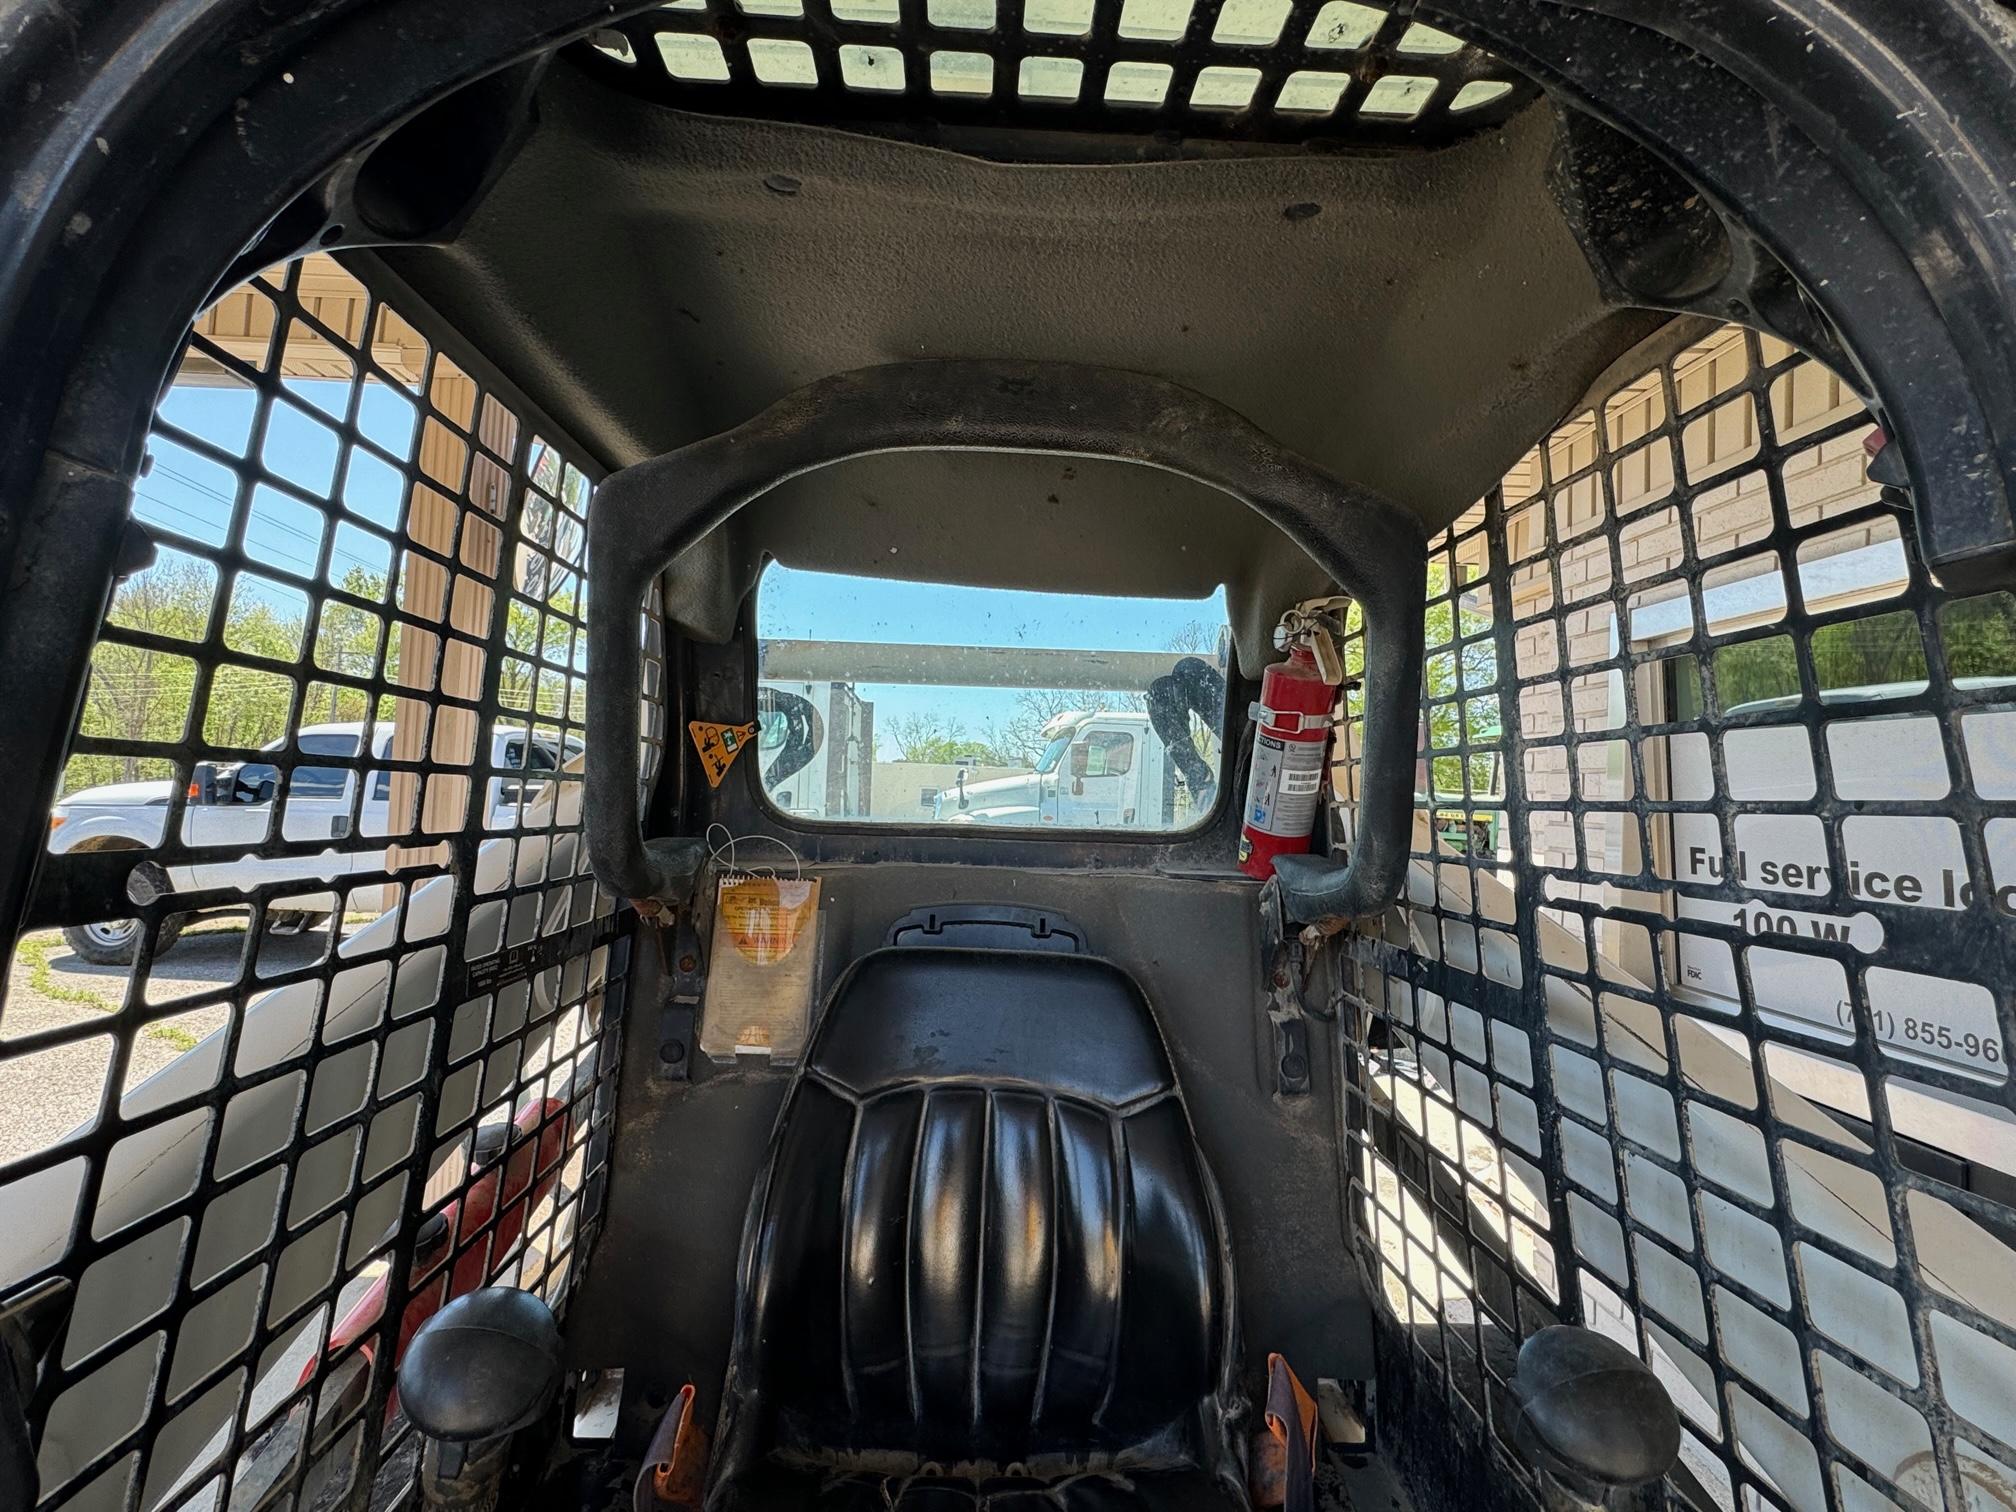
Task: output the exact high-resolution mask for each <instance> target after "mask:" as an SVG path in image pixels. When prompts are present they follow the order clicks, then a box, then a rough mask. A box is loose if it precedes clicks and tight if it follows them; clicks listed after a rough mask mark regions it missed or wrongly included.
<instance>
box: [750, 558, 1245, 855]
mask: <svg viewBox="0 0 2016 1512" xmlns="http://www.w3.org/2000/svg"><path fill="white" fill-rule="evenodd" d="M756 604H757V610H756V614H757V626H758V649H757V655H758V658H759V663H760V678H761V695H760V700H759V710H758V716H759V722H760V725H761V729H760V732H759V737H758V746H759V750H758V758H757V759H758V761H759V763H760V769H761V783H762V789H763V792H764V795H765V796H766V797H767V798H768V799H769V800H770V802H771V803H772V804H773V805H775V806H776V807H777V808H779V809H781V810H782V811H783V812H784V813H786V814H788V815H790V816H791V817H792V818H794V819H801V820H807V821H811V822H815V823H852V824H863V823H866V824H889V825H909V826H932V827H937V826H941V825H955V826H976V825H977V826H984V827H987V828H990V829H991V828H1021V829H1037V830H1088V829H1089V830H1121V831H1134V832H1138V833H1145V834H1169V833H1174V832H1178V831H1182V830H1188V829H1192V828H1195V827H1196V826H1198V825H1200V824H1202V823H1203V822H1204V821H1205V820H1206V819H1207V818H1208V817H1209V816H1210V814H1211V813H1212V811H1213V809H1214V807H1215V804H1216V800H1217V793H1218V791H1219V786H1220V778H1221V776H1222V763H1223V759H1224V749H1223V747H1224V727H1225V697H1226V693H1225V689H1226V675H1227V661H1228V658H1229V655H1230V648H1231V629H1230V626H1229V624H1228V623H1227V618H1226V609H1225V593H1224V590H1223V589H1222V588H1221V589H1219V590H1218V591H1217V592H1216V593H1213V594H1212V595H1211V596H1210V597H1209V598H1204V599H1151V598H1103V597H1098V596H1094V595H1090V594H1067V593H1034V592H1025V591H1020V590H1009V589H995V588H967V587H957V586H953V585H950V584H945V583H912V582H901V581H895V580H890V579H881V578H866V577H852V576H848V575H845V574H840V573H828V572H806V571H797V570H794V569H792V568H789V567H785V566H783V565H781V564H775V563H773V564H772V565H771V566H770V567H769V568H768V569H766V570H765V572H764V574H763V578H762V581H761V583H760V585H759V586H758V589H757V599H756ZM1158 706H1160V707H1162V708H1163V709H1164V711H1165V712H1164V713H1163V714H1162V717H1161V719H1160V720H1159V721H1158V719H1157V718H1156V710H1157V707H1158ZM1158 725H1159V726H1160V728H1159V729H1158ZM1162 730H1167V731H1170V732H1172V733H1175V734H1176V736H1177V738H1176V739H1175V741H1174V742H1172V741H1170V740H1168V739H1165V738H1164V735H1163V734H1162V733H1161V731H1162Z"/></svg>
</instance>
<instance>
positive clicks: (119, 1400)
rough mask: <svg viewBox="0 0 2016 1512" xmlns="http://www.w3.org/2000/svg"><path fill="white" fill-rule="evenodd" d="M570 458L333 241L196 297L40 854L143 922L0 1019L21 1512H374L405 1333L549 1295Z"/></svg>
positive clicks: (592, 1172)
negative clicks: (131, 544) (25, 1509)
mask: <svg viewBox="0 0 2016 1512" xmlns="http://www.w3.org/2000/svg"><path fill="white" fill-rule="evenodd" d="M586 469H587V463H586V461H585V459H584V458H583V457H582V455H581V454H580V453H579V452H578V451H577V450H576V449H574V448H573V447H572V446H571V445H570V444H569V443H567V442H566V441H565V440H564V439H563V438H562V437H561V436H560V435H559V434H558V433H557V432H556V431H555V430H554V429H553V428H552V427H551V426H550V425H548V424H546V423H545V422H544V421H543V420H542V419H541V418H540V417H538V416H537V415H536V414H535V413H534V411H533V410H532V408H531V407H530V406H529V405H528V404H527V403H526V402H525V401H524V399H523V397H522V396H521V395H519V394H517V393H515V392H514V391H513V389H512V388H511V387H510V386H509V385H508V384H507V383H505V382H504V381H502V379H501V378H500V377H499V376H498V375H496V374H495V373H493V372H492V371H490V370H489V369H488V368H487V367H486V366H485V365H484V364H483V363H482V362H481V360H480V358H479V356H478V355H477V354H475V353H473V352H469V351H467V350H466V349H464V348H463V347H462V346H461V345H460V344H459V343H458V342H457V341H456V339H455V338H454V337H453V335H452V333H451V332H448V331H446V330H444V329H442V328H440V327H439V326H438V325H436V324H434V323H433V322H432V321H431V319H429V318H428V317H426V316H425V314H424V312H422V311H419V310H417V309H408V310H404V311H402V310H401V309H395V308H394V306H393V305H392V304H390V303H388V302H386V301H385V300H384V299H381V298H379V297H378V296H377V295H376V294H374V293H373V292H372V290H370V289H368V288H367V287H366V286H365V285H364V284H363V283H362V282H360V281H359V280H358V278H357V277H356V276H354V275H353V274H352V273H351V272H350V271H348V270H346V268H344V267H343V266H341V265H339V264H338V263H336V262H335V261H334V260H332V259H330V258H328V257H326V256H319V255H318V256H314V257H310V258H307V259H305V260H303V261H301V262H298V263H295V264H292V265H290V266H287V267H284V268H278V269H275V270H273V271H272V272H270V273H268V274H265V275H262V276H261V277H259V278H257V279H254V280H251V281H250V282H248V283H246V284H244V285H242V286H241V287H239V288H238V289H236V290H234V291H232V292H231V293H229V294H227V295H226V296H224V297H223V298H222V299H221V300H219V301H218V302H217V303H216V304H215V305H213V306H212V307H211V308H210V309H208V310H206V311H205V312H204V313H203V314H202V315H201V316H200V317H198V319H197V321H196V324H195V327H194V330H193V331H192V333H191V336H190V338H189V342H188V346H187V348H186V351H185V354H184V357H183V359H182V361H181V363H180V366H179V368H178V371H177V372H176V374H175V377H174V379H173V381H172V383H171V384H170V386H169V387H168V388H167V390H166V391H165V392H164V394H163V395H162V397H161V401H160V404H159V407H158V411H157V418H156V423H155V426H154V430H153V433H152V435H151V438H150V441H149V446H148V457H147V465H146V468H145V470H144V473H143V476H142V477H141V479H140V480H139V482H138V484H137V485H136V491H135V494H134V500H133V506H132V519H133V520H134V522H136V524H137V525H138V526H139V527H141V528H143V529H144V531H145V532H146V535H147V536H148V537H150V538H151V539H152V540H153V542H154V543H155V545H156V548H157V554H156V555H155V556H154V558H153V561H152V563H151V565H149V566H146V567H145V568H144V569H142V570H138V571H136V572H134V573H133V574H132V575H130V576H128V577H126V578H125V579H124V580H123V581H122V582H121V583H120V584H119V586H118V587H117V589H116V590H115V592H114V594H113V597H112V601H111V607H110V610H109V613H108V614H107V616H106V620H105V626H104V630H103V634H102V637H101V639H100V642H99V644H98V646H97V649H96V651H95V653H94V656H93V661H92V671H91V679H90V685H89V689H88V692H87V696H86V703H85V707H84V711H83V715H82V719H81V723H80V727H79V729H78V730H77V731H76V733H75V736H74V738H73V739H72V741H71V744H70V750H71V753H72V755H71V760H70V764H69V769H68V770H67V772H66V774H65V780H64V783H63V791H62V792H61V793H59V794H56V795H52V797H54V798H56V800H57V803H56V807H55V809H54V810H53V815H52V824H51V830H50V836H49V851H50V854H49V855H48V856H47V857H46V858H45V865H44V873H45V875H44V884H43V896H44V898H45V899H47V898H50V897H56V896H63V897H70V896H75V895H76V894H77V892H78V890H79V887H80V885H81V884H80V883H79V882H78V878H79V877H80V876H84V875H85V872H84V868H87V867H88V866H90V865H91V864H92V863H94V862H98V863H102V862H103V861H104V859H105V854H106V853H107V852H112V853H116V858H117V862H118V868H117V875H119V876H121V877H125V876H127V875H128V874H129V873H130V877H131V880H130V881H128V882H127V883H126V892H125V898H126V900H128V901H130V903H131V905H132V907H131V908H130V910H129V909H128V908H127V907H125V906H124V904H115V905H113V906H111V907H108V908H107V909H106V910H104V912H106V913H108V914H111V915H113V916H112V917H110V918H103V919H99V920H98V921H96V922H90V923H86V922H80V921H78V920H77V919H75V918H69V919H64V920H61V921H60V922H65V923H68V924H69V925H70V927H69V928H68V929H67V930H66V931H63V932H59V931H57V930H55V929H41V930H36V931H33V932H28V933H24V934H23V935H22V936H21V937H20V938H19V939H18V940H15V941H11V942H10V944H11V945H12V960H11V968H10V972H9V976H8V980H7V984H6V989H5V997H4V999H0V1101H4V1102H5V1103H6V1104H7V1105H8V1117H7V1119H6V1120H5V1127H4V1130H0V1220H4V1221H0V1293H4V1292H8V1291H12V1290H14V1289H15V1288H17V1287H19V1286H22V1285H25V1284H32V1283H34V1282H35V1281H36V1280H37V1278H49V1277H52V1276H53V1277H61V1278H64V1279H66V1280H67V1281H69V1282H70V1283H72V1284H74V1286H75V1296H74V1307H73V1308H72V1309H71V1313H70V1320H69V1322H68V1324H67V1326H66V1329H65V1331H64V1333H63V1335H62V1337H61V1338H60V1339H59V1341H58V1343H57V1345H56V1348H55V1351H54V1358H53V1360H52V1362H51V1364H52V1368H50V1369H49V1370H48V1371H47V1372H46V1374H45V1377H44V1381H43V1384H42V1386H41V1388H40V1390H39V1392H38V1395H37V1398H36V1400H35V1402H34V1403H33V1406H32V1411H31V1419H32V1423H33V1427H34V1429H35V1431H36V1433H37V1434H38V1437H39V1442H40V1467H41V1474H42V1484H43V1495H44V1502H43V1505H45V1506H47V1507H52V1508H53V1507H66V1508H101V1507H103V1508H131V1507H138V1508H142V1509H147V1512H154V1509H165V1508H173V1507H211V1508H223V1507H226V1506H229V1507H231V1508H233V1509H251V1508H259V1507H266V1506H279V1505H293V1506H297V1507H301V1508H308V1507H328V1506H336V1505H346V1506H349V1505H357V1506H363V1505H372V1506H385V1505H391V1504H394V1503H396V1502H398V1501H399V1500H400V1499H401V1498H402V1497H403V1496H405V1495H407V1494H408V1483H409V1481H410V1478H411V1470H412V1462H413V1447H414V1445H413V1436H412V1435H411V1434H410V1432H408V1431H407V1429H406V1427H405V1425H404V1423H403V1420H402V1419H400V1418H399V1417H398V1415H397V1413H396V1410H394V1409H393V1408H392V1407H391V1405H390V1403H391V1400H392V1398H391V1389H392V1375H391V1367H392V1365H393V1363H394V1361H395V1359H396V1356H397V1354H398V1352H399V1348H400V1346H403V1343H404V1341H405V1340H406V1339H407V1338H408V1337H409V1336H410V1335H411V1333H412V1331H413V1329H414V1328H416V1327H417V1326H418V1325H419V1323H420V1322H422V1321H423V1320H424V1319H425V1318H426V1317H427V1316H428V1315H430V1314H431V1313H432V1312H433V1311H434V1310H436V1309H437V1308H439V1307H440V1306H441V1305H442V1304H443V1303H444V1302H445V1301H446V1300H447V1299H448V1298H449V1297H452V1296H455V1295H459V1294H461V1293H463V1292H466V1291H469V1290H472V1289H474V1288H475V1287H478V1286H481V1285H484V1284H486V1283H489V1282H493V1281H495V1282H498V1283H502V1284H510V1285H516V1286H522V1287H526V1288H530V1289H534V1290H536V1291H538V1292H539V1293H540V1294H542V1295H543V1296H545V1297H546V1298H547V1299H548V1300H549V1301H551V1302H552V1303H553V1304H554V1305H555V1306H556V1307H558V1306H560V1305H561V1304H562V1303H563V1302H564V1301H565V1299H566V1297H567V1295H568V1292H569V1289H570V1286H571V1283H572V1281H573V1278H574V1276H575V1273H576V1271H577V1270H578V1268H579V1264H580V1257H581V1255H582V1254H583V1252H584V1249H585V1246H586V1244H587V1243H588V1241H589V1238H590V1235H591V1233H592V1227H593V1225H594V1223H595V1221H596V1218H597V1216H598V1213H599V1209H600V1204H601V1199H602V1188H603V1184H604V1182H605V1180H606V1168H605V1158H606V1150H607V1144H608V1137H609V1123H610V1118H611V1115H612V1113H613V1100H614V1093H615V1080H614V1078H615V1072H616V1062H617V1055H618V1050H619V1046H620V1026H621V1021H622V1018H623V1012H624V990H625V980H626V976H627V968H628V962H629V952H630V949H631V938H630V934H629V926H630V922H631V920H632V917H633V916H631V915H629V914H627V913H623V914H620V915H619V914H618V912H617V911H616V908H615V905H614V902H613V900H612V899H611V898H610V897H609V896H608V895H607V894H605V893H603V892H601V891H600V890H599V889H598V888H597V887H596V886H595V884H594V882H593V881H592V879H591V878H590V877H589V876H588V872H587V864H586V857H585V853H584V851H583V849H582V846H581V844H580V837H579V816H580V801H581V789H580V769H581V753H582V739H581V736H580V734H579V724H580V720H581V716H582V713H583V705H584V699H585V682H584V668H585V663H586V651H585V644H584V634H585V632H584V628H583V621H584V619H585V613H586V595H587V592H588V585H587V584H586V583H585V581H584V580H583V543H584V539H585V533H586V519H585V517H586V514H587V512H588V510H589V508H590V507H591V502H592V497H593V488H592V480H591V477H590V475H589V473H588V471H587V470H586ZM641 633H642V634H643V635H644V637H645V643H646V650H647V684H649V686H648V687H647V696H646V699H645V705H644V710H643V715H642V723H641V732H642V738H643V740H644V742H645V746H646V750H645V765H646V770H647V771H650V770H652V769H654V768H655V764H656V760H657V757H658V755H659V753H660V752H661V751H662V722H661V716H660V714H659V712H658V708H659V705H658V692H659V689H658V687H657V677H658V674H659V669H660V668H661V666H662V653H661V648H660V644H659V640H658V635H659V631H658V627H657V623H656V620H655V618H653V617H651V616H647V617H646V618H645V620H644V622H643V625H642V628H641ZM87 880H88V879H87ZM38 911H40V912H41V913H43V915H44V916H45V917H47V916H48V913H49V910H48V909H46V908H44V909H40V910H38ZM71 912H72V913H74V912H75V909H74V906H73V907H72V909H71ZM178 936H179V938H178ZM374 1482H375V1484H374Z"/></svg>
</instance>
